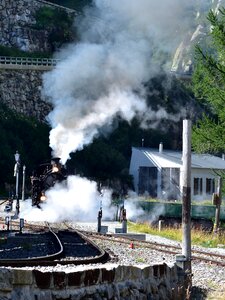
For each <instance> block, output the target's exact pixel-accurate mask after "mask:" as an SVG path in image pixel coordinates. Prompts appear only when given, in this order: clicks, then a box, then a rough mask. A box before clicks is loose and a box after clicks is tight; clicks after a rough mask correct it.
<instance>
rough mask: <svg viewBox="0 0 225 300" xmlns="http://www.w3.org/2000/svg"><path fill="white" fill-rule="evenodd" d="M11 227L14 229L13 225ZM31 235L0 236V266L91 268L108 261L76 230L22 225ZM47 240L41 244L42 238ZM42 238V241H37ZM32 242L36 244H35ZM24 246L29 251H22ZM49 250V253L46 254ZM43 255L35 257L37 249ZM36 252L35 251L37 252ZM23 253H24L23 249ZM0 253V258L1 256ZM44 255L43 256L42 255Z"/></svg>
mask: <svg viewBox="0 0 225 300" xmlns="http://www.w3.org/2000/svg"><path fill="white" fill-rule="evenodd" d="M11 226H14V227H18V222H16V221H13V223H12V224H11ZM28 227H29V230H33V231H34V233H33V234H32V233H22V234H21V233H19V232H18V231H11V230H9V231H8V230H4V231H1V232H0V244H1V243H2V247H1V246H0V266H12V267H21V266H37V265H38V266H55V265H57V264H61V265H65V264H75V265H79V264H91V263H92V264H94V263H104V262H106V261H107V260H108V258H109V256H108V253H107V252H106V251H104V250H102V249H100V248H99V247H98V246H97V245H96V244H95V243H94V242H92V241H90V240H89V239H88V238H87V237H86V236H84V235H83V234H82V233H79V232H78V231H76V230H73V231H71V232H69V231H68V230H61V228H60V229H59V228H51V227H50V225H49V224H48V223H45V224H44V225H39V226H36V225H34V224H26V228H28ZM46 234H47V235H48V238H46V239H45V240H43V236H44V235H46ZM41 238H42V240H41ZM35 241H36V242H35ZM24 245H26V247H27V246H28V245H29V247H30V248H31V249H29V250H30V251H24ZM50 246H51V248H53V249H52V252H51V253H49V247H50ZM38 247H42V248H43V251H42V253H43V255H41V256H40V255H39V256H37V255H36V254H37V252H38V253H39V248H38ZM37 248H38V249H37ZM26 250H27V249H26ZM1 252H2V256H1ZM45 252H46V254H45Z"/></svg>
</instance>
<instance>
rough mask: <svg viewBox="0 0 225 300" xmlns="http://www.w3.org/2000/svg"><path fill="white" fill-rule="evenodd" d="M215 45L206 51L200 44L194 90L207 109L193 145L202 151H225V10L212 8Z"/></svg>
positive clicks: (211, 33) (211, 34) (211, 45)
mask: <svg viewBox="0 0 225 300" xmlns="http://www.w3.org/2000/svg"><path fill="white" fill-rule="evenodd" d="M208 20H209V21H210V24H211V32H210V37H211V44H210V48H208V49H207V51H206V50H203V49H201V48H200V47H199V46H197V47H196V62H197V63H196V68H195V72H194V76H193V83H194V92H195V95H196V97H197V98H198V100H199V101H200V102H202V103H204V105H205V107H206V108H207V114H205V115H204V116H203V118H202V120H200V121H199V122H198V123H197V126H196V127H195V128H194V132H193V143H192V144H193V147H194V149H195V150H196V151H198V152H211V153H220V154H221V153H224V151H225V109H224V107H225V65H224V61H225V9H224V8H222V9H221V10H220V12H219V14H215V13H213V11H210V12H209V14H208Z"/></svg>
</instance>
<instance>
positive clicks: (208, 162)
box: [134, 147, 225, 170]
mask: <svg viewBox="0 0 225 300" xmlns="http://www.w3.org/2000/svg"><path fill="white" fill-rule="evenodd" d="M134 149H136V150H138V151H140V153H141V154H143V155H144V156H145V157H146V158H148V159H150V160H151V161H152V162H153V163H154V164H155V165H156V166H157V167H162V168H180V167H181V166H182V164H183V163H182V152H181V151H173V150H164V149H163V150H162V152H159V150H158V149H152V148H144V147H143V148H135V147H134ZM191 167H192V168H198V169H201V168H202V169H217V170H225V160H224V159H222V158H221V157H218V156H213V155H210V154H196V153H194V152H192V154H191Z"/></svg>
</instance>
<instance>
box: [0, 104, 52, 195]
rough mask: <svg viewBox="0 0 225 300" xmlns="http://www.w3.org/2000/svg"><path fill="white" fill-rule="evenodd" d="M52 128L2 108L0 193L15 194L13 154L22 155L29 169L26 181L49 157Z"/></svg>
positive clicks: (0, 120) (0, 122) (0, 114)
mask: <svg viewBox="0 0 225 300" xmlns="http://www.w3.org/2000/svg"><path fill="white" fill-rule="evenodd" d="M48 135H49V128H48V126H46V125H45V124H41V123H38V122H37V121H35V120H32V119H29V118H26V117H24V116H21V115H18V114H16V113H14V112H12V111H10V110H9V109H8V108H6V107H5V106H3V105H0V136H1V143H0V157H1V160H0V169H1V170H3V171H2V172H0V190H1V192H3V191H6V190H7V192H8V193H10V192H11V193H13V190H14V183H15V178H14V177H13V170H14V164H15V159H14V154H15V152H16V150H18V151H19V153H20V155H21V165H24V164H25V165H26V173H27V177H29V176H30V175H31V172H32V170H33V169H34V167H36V165H37V164H39V163H40V161H43V160H46V159H48V158H49V157H50V149H49V147H48Z"/></svg>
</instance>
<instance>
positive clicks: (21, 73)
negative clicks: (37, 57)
mask: <svg viewBox="0 0 225 300" xmlns="http://www.w3.org/2000/svg"><path fill="white" fill-rule="evenodd" d="M0 71H1V72H0V102H2V103H4V104H6V105H7V106H8V107H9V108H11V109H13V110H15V111H16V112H18V113H21V114H24V115H26V116H29V117H34V118H36V119H38V120H39V121H46V119H45V118H46V116H47V114H48V113H49V112H50V110H51V106H50V104H49V103H48V102H47V101H46V99H43V98H42V95H41V88H42V75H43V71H41V70H38V69H37V70H29V69H27V70H23V69H12V70H7V69H1V70H0Z"/></svg>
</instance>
